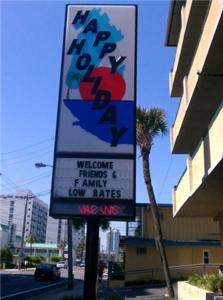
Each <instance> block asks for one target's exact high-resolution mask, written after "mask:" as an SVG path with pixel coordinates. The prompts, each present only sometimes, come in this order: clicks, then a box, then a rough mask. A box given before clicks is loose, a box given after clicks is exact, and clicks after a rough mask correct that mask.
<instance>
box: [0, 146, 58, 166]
mask: <svg viewBox="0 0 223 300" xmlns="http://www.w3.org/2000/svg"><path fill="white" fill-rule="evenodd" d="M48 153H52V151H51V150H49V151H45V152H43V153H41V154H38V155H35V156H33V157H30V158H28V159H23V160H18V161H15V162H12V163H8V164H7V163H6V164H5V163H4V162H3V163H2V164H3V165H4V166H5V167H6V166H12V165H17V164H20V163H24V162H27V161H30V160H33V159H36V158H37V157H42V156H43V155H44V154H48Z"/></svg>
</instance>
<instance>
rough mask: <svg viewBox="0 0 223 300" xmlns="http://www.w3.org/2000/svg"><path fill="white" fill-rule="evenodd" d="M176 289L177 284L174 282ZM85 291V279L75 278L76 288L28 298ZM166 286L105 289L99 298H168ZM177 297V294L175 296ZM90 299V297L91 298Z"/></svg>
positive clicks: (45, 299) (56, 299) (57, 298)
mask: <svg viewBox="0 0 223 300" xmlns="http://www.w3.org/2000/svg"><path fill="white" fill-rule="evenodd" d="M174 290H175V293H176V292H177V291H176V284H174ZM82 292H83V281H82V280H75V281H74V289H73V290H68V289H67V287H64V286H63V287H60V288H58V289H55V290H53V291H48V292H45V293H44V294H41V295H36V296H34V295H33V296H30V297H29V298H26V299H27V300H39V299H41V300H61V299H62V297H63V296H65V295H66V296H68V295H69V296H81V295H82ZM166 293H167V289H166V287H157V288H148V286H147V287H146V286H145V287H141V288H139V287H138V288H137V287H135V288H134V287H128V288H127V287H125V288H117V289H103V290H99V291H98V298H99V299H100V298H102V297H103V296H105V295H114V294H118V295H120V296H123V297H125V300H168V299H169V297H168V296H167V295H166ZM174 299H177V296H176V297H175V298H174ZM89 300H90V299H89Z"/></svg>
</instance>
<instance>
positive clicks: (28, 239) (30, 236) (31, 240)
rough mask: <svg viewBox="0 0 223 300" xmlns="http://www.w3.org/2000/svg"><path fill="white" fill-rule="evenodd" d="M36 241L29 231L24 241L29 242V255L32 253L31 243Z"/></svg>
mask: <svg viewBox="0 0 223 300" xmlns="http://www.w3.org/2000/svg"><path fill="white" fill-rule="evenodd" d="M36 242H37V238H36V236H35V234H33V233H30V234H29V235H28V236H27V238H26V243H29V244H30V256H31V255H32V245H33V244H34V243H36Z"/></svg>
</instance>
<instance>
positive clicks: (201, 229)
mask: <svg viewBox="0 0 223 300" xmlns="http://www.w3.org/2000/svg"><path fill="white" fill-rule="evenodd" d="M159 211H160V221H161V227H162V231H163V237H164V238H165V239H167V240H184V241H188V240H219V239H220V233H219V231H220V230H219V224H218V222H214V221H213V219H212V218H192V217H185V218H180V217H179V218H173V215H172V207H167V208H159ZM154 237H155V234H154V226H153V220H152V213H151V208H145V209H144V238H147V239H148V238H149V239H152V238H154Z"/></svg>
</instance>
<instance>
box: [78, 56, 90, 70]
mask: <svg viewBox="0 0 223 300" xmlns="http://www.w3.org/2000/svg"><path fill="white" fill-rule="evenodd" d="M90 62H91V56H90V54H88V53H85V54H82V55H81V56H79V57H78V60H77V62H76V67H77V69H79V70H84V69H86V68H87V67H88V66H89V64H90Z"/></svg>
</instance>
